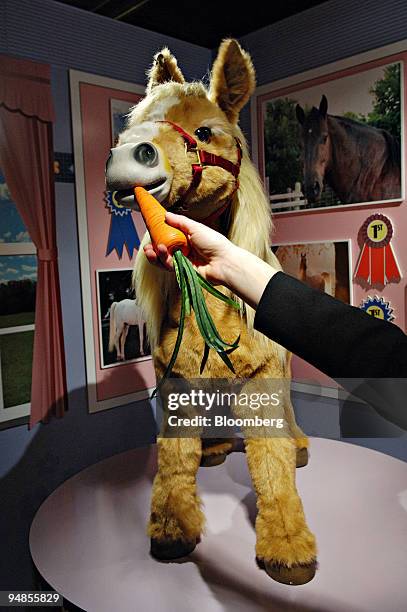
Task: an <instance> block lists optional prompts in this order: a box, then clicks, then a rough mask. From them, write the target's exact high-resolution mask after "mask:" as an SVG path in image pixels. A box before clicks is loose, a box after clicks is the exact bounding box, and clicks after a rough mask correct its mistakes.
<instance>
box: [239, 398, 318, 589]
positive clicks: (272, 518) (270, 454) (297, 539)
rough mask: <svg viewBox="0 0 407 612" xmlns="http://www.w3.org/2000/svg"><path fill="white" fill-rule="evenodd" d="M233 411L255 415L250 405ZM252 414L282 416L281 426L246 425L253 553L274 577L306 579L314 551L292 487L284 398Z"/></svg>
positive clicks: (293, 458) (312, 565) (313, 566)
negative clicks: (254, 510)
mask: <svg viewBox="0 0 407 612" xmlns="http://www.w3.org/2000/svg"><path fill="white" fill-rule="evenodd" d="M233 412H234V413H235V414H236V416H237V417H242V418H247V417H253V412H252V410H250V409H247V408H246V409H244V408H242V407H239V406H238V405H235V406H234V407H233ZM250 413H251V414H250ZM256 414H257V415H258V416H259V417H260V419H271V418H272V419H281V421H280V424H281V425H282V427H281V428H279V429H277V428H271V427H261V426H257V427H254V426H253V427H250V428H249V427H245V428H244V435H245V446H246V455H247V462H248V466H249V471H250V475H251V478H252V482H253V486H254V489H255V491H256V495H257V509H258V514H257V518H256V558H257V560H258V563H259V565H260V566H261V567H262V568H264V569H265V571H266V572H267V574H268V575H269V576H271V577H272V578H273V579H274V580H276V581H278V582H283V583H285V584H305V583H306V582H309V581H310V580H311V579H312V578H313V577H314V575H315V571H316V556H317V551H316V543H315V537H314V535H313V534H312V533H311V532H310V530H309V528H308V526H307V523H306V520H305V516H304V510H303V507H302V503H301V499H300V497H299V495H298V492H297V489H296V486H295V464H296V445H295V441H294V439H293V438H292V437H291V432H290V428H289V426H288V423H287V422H286V421H285V419H284V416H285V414H284V406H283V405H282V403H281V404H280V405H278V406H267V407H262V408H261V409H259V410H257V411H256ZM275 423H276V421H275Z"/></svg>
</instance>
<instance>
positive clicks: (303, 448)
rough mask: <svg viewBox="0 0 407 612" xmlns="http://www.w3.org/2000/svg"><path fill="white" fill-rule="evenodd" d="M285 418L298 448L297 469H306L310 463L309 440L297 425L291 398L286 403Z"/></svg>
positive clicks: (286, 399)
mask: <svg viewBox="0 0 407 612" xmlns="http://www.w3.org/2000/svg"><path fill="white" fill-rule="evenodd" d="M284 416H285V420H286V422H287V424H288V427H289V429H290V433H291V436H292V438H293V440H294V444H295V448H296V467H297V468H300V467H304V466H305V465H307V463H308V458H309V457H308V448H309V440H308V437H307V436H306V435H305V433H304V432H303V431H302V429H301V428H300V427H299V426H298V425H297V421H296V419H295V412H294V408H293V405H292V402H291V399H290V398H289V397H287V398H285V401H284Z"/></svg>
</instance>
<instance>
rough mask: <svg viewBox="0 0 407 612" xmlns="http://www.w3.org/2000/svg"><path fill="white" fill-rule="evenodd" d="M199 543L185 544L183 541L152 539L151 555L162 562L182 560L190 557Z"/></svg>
mask: <svg viewBox="0 0 407 612" xmlns="http://www.w3.org/2000/svg"><path fill="white" fill-rule="evenodd" d="M197 543H198V542H197V541H196V540H195V541H194V542H184V541H183V540H170V539H164V540H157V539H156V538H151V544H150V554H151V556H152V557H154V558H155V559H158V560H160V561H171V560H173V559H181V558H182V557H186V556H187V555H190V554H191V552H192V551H193V550H194V549H195V546H196V545H197Z"/></svg>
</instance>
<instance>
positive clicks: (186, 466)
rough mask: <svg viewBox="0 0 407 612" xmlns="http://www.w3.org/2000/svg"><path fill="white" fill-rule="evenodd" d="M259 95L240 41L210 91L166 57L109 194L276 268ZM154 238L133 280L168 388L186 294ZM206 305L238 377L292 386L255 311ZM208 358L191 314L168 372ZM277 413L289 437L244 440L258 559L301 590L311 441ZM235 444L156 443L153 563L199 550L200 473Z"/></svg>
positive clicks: (211, 371)
mask: <svg viewBox="0 0 407 612" xmlns="http://www.w3.org/2000/svg"><path fill="white" fill-rule="evenodd" d="M254 87H255V73H254V69H253V65H252V62H251V59H250V57H249V55H248V54H247V53H246V52H245V51H244V50H242V49H241V47H240V46H239V44H238V43H237V42H236V41H235V40H224V41H223V42H222V44H221V46H220V49H219V53H218V56H217V58H216V60H215V63H214V65H213V69H212V75H211V79H210V84H209V87H208V88H207V87H205V85H204V84H203V83H201V82H193V83H187V82H185V79H184V77H183V74H182V72H181V70H180V68H179V67H178V65H177V61H176V59H175V58H174V57H173V56H172V55H171V53H170V51H169V50H168V49H163V50H162V51H161V52H159V53H158V54H157V55H156V56H155V58H154V63H153V66H152V68H151V69H150V71H149V81H148V85H147V90H146V96H145V98H144V99H143V100H141V101H140V102H139V103H138V104H137V105H136V106H135V107H134V108H133V109H132V110H131V112H130V114H129V116H128V122H127V126H126V128H125V130H124V131H123V132H122V134H121V135H120V137H119V140H118V143H117V146H116V147H115V148H114V149H112V152H111V156H110V158H109V160H108V163H107V175H106V176H107V187H108V189H110V190H112V191H116V192H117V193H116V199H117V201H118V202H119V203H120V204H121V205H123V206H132V205H133V204H134V187H135V186H142V187H144V188H145V189H146V190H147V191H149V192H150V194H152V195H153V196H154V197H155V198H156V199H157V200H158V201H159V202H161V204H162V205H163V206H164V207H165V208H166V209H171V210H172V211H173V212H178V213H181V214H184V215H187V216H189V217H191V218H193V219H195V220H197V221H200V222H202V223H205V224H207V225H210V226H211V227H213V228H215V229H216V230H218V231H221V232H223V233H224V234H225V235H227V237H228V238H229V239H230V240H231V241H232V242H234V243H235V244H237V245H239V246H240V247H242V248H244V249H247V250H248V251H251V252H252V253H254V254H255V255H257V256H258V257H260V258H262V259H263V260H265V261H267V262H269V263H271V264H272V265H273V266H274V267H276V268H278V269H281V268H280V266H279V263H278V261H277V260H276V258H275V256H274V255H273V253H272V251H271V249H270V232H271V229H272V222H271V217H270V209H269V204H268V201H267V197H266V195H265V192H264V190H263V187H262V184H261V181H260V178H259V175H258V173H257V171H256V169H255V167H254V166H253V164H252V162H251V161H250V159H249V154H248V148H247V145H246V142H245V139H244V136H243V134H242V132H241V130H240V128H239V126H238V118H239V112H240V110H241V109H242V107H243V106H244V105H245V104H246V102H247V101H248V100H249V98H250V96H251V94H252V93H253V90H254ZM150 241H151V239H150V236H149V234H148V233H146V235H145V236H144V238H143V241H142V244H141V247H140V250H139V252H138V255H137V258H136V263H135V271H134V283H135V289H136V295H137V302H138V304H140V306H141V307H142V309H143V312H144V316H145V317H146V321H147V331H148V336H149V340H150V343H151V347H152V351H153V359H154V367H155V372H156V375H157V379H161V378H162V376H163V373H164V372H165V370H166V367H167V364H168V362H169V360H170V358H171V355H172V352H173V349H174V344H175V340H176V337H177V327H178V321H179V317H180V307H181V306H180V305H181V297H180V290H179V287H178V284H177V280H176V278H175V275H174V274H171V273H169V272H167V271H165V270H163V269H160V268H159V267H158V266H153V265H151V264H150V263H149V262H148V261H147V259H146V257H145V254H144V251H143V245H144V244H146V243H147V242H150ZM228 295H230V296H231V294H230V292H229V293H228ZM231 297H235V296H231ZM206 299H207V307H208V310H209V311H210V313H211V315H212V318H213V321H214V323H215V325H216V328H217V330H219V333H220V335H221V336H222V338H225V339H227V340H229V341H233V340H234V339H236V338H237V337H239V336H240V339H239V346H238V348H235V350H234V351H233V353H232V354H231V360H232V361H233V367H234V370H235V375H234V376H237V377H241V378H244V379H250V380H251V381H252V382H253V381H254V382H255V381H256V380H260V379H285V380H287V379H289V378H290V354H289V353H288V352H287V351H286V350H285V349H284V348H282V347H281V346H279V345H277V344H276V343H274V342H272V341H270V340H269V339H267V338H266V337H264V336H263V335H262V334H260V333H259V332H257V331H256V330H254V329H253V321H254V314H255V313H254V311H253V309H252V308H250V307H249V306H248V305H244V304H242V302H241V301H240V302H239V303H240V305H241V309H240V310H237V309H234V308H231V307H230V305H228V304H227V303H225V302H222V301H220V300H219V299H217V298H216V297H214V296H213V295H211V294H209V293H208V294H207V295H206ZM236 300H237V301H239V300H238V299H237V298H236ZM201 360H202V341H201V336H200V335H199V331H198V329H197V324H196V320H195V319H194V317H192V316H191V317H187V318H186V320H185V328H184V336H183V341H182V345H181V347H180V351H179V354H178V357H177V360H176V362H175V364H174V367H173V375H174V376H175V377H178V378H180V377H181V378H184V379H192V378H196V377H198V376H199V371H200V364H201ZM230 374H231V373H230V370H229V369H228V367H227V365H226V364H225V363H223V362H222V360H221V359H219V356H218V355H217V354H216V352H214V351H210V353H209V355H208V356H207V361H206V366H205V371H204V374H203V375H204V376H206V377H210V378H212V379H217V378H219V379H226V378H228V377H229V376H230ZM278 410H279V411H280V414H279V415H278V416H280V417H282V418H283V419H284V423H285V430H284V436H281V435H280V436H278V437H277V436H270V435H267V434H266V433H265V435H259V434H257V435H255V436H252V435H251V433H250V431H246V430H244V431H243V434H244V437H245V440H244V447H245V452H246V456H247V461H248V466H249V470H250V474H251V478H252V482H253V486H254V489H255V491H256V494H257V508H258V514H257V518H256V526H255V528H256V556H257V560H258V563H259V565H260V566H261V567H262V568H264V569H265V571H266V572H267V573H268V574H269V575H270V576H271V577H272V578H274V579H275V580H277V581H279V582H284V583H286V584H303V583H305V582H308V581H309V580H311V579H312V577H313V576H314V574H315V570H316V555H317V553H316V543H315V538H314V536H313V534H312V533H311V532H310V530H309V528H308V526H307V523H306V520H305V516H304V511H303V507H302V503H301V500H300V498H299V495H298V493H297V490H296V486H295V467H296V464H297V466H300V465H305V464H306V463H307V460H308V453H307V447H308V440H307V438H306V436H305V435H304V433H303V432H302V431H301V429H300V428H299V427H298V426H297V424H296V422H295V417H294V412H293V408H292V405H291V401H290V398H289V395H288V396H286V397H285V400H284V402H282V405H280V407H279V409H278ZM263 416H266V415H263ZM273 416H276V414H275V412H274V414H273ZM235 444H236V442H235V441H234V440H233V439H230V438H228V439H226V438H225V439H216V438H215V439H202V440H201V438H200V437H182V438H181V437H180V438H173V437H165V436H162V437H160V438H159V439H158V472H157V475H156V477H155V480H154V485H153V492H152V503H151V515H150V520H149V525H148V533H149V535H150V537H151V554H152V555H153V556H154V557H156V558H157V559H175V558H179V557H182V556H185V555H187V554H189V553H191V552H192V551H193V550H194V548H195V546H196V545H197V544H198V543H199V541H200V538H201V534H202V529H203V525H204V515H203V513H202V510H201V504H200V499H199V497H198V493H197V487H196V474H197V471H198V468H199V466H200V465H207V466H210V465H217V464H219V463H221V462H222V461H224V460H225V458H226V456H227V455H228V454H229V453H230V452H232V451H233V450H235V447H234V445H235ZM232 544H233V543H232V542H231V545H232Z"/></svg>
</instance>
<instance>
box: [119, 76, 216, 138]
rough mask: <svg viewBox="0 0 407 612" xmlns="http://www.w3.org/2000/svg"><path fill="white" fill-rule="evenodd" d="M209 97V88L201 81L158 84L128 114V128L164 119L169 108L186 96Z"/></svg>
mask: <svg viewBox="0 0 407 612" xmlns="http://www.w3.org/2000/svg"><path fill="white" fill-rule="evenodd" d="M190 96H193V97H196V98H208V90H207V89H206V87H205V86H204V84H203V83H201V82H200V81H196V82H192V83H175V82H172V81H170V82H168V83H163V84H162V85H157V86H156V87H154V89H152V90H151V91H150V93H149V94H148V95H146V96H145V98H143V99H142V100H141V101H140V102H139V103H138V104H136V105H135V106H133V108H132V109H131V111H130V113H129V114H128V116H127V124H126V129H129V128H132V127H133V126H134V125H136V124H139V123H143V122H145V121H163V120H164V119H165V116H166V114H167V112H168V110H169V109H170V108H171V107H172V106H175V105H177V104H179V103H180V102H181V100H182V99H183V98H185V97H190Z"/></svg>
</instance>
